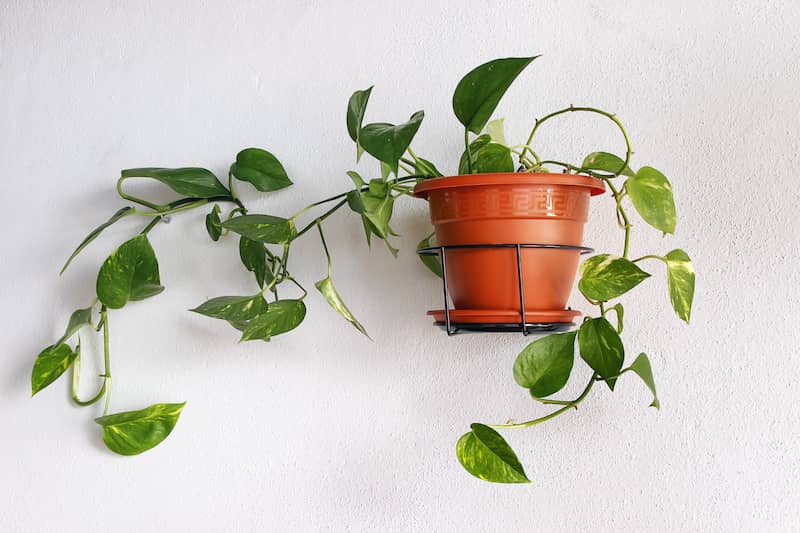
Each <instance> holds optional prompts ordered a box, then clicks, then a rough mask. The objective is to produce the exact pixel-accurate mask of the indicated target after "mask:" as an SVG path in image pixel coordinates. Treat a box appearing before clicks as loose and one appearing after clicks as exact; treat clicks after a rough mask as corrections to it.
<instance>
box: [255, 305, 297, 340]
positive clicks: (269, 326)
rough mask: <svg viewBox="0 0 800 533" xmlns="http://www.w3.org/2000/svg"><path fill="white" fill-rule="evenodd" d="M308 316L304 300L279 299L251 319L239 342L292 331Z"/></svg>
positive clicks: (267, 337) (266, 337)
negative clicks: (264, 311)
mask: <svg viewBox="0 0 800 533" xmlns="http://www.w3.org/2000/svg"><path fill="white" fill-rule="evenodd" d="M305 316H306V305H305V304H304V303H303V301H302V300H278V301H276V302H272V303H270V304H269V305H268V306H267V312H266V313H262V314H261V315H259V316H257V317H255V318H254V319H252V320H251V321H250V323H249V324H248V325H247V328H245V330H244V333H242V338H241V339H239V342H243V341H250V340H253V339H269V338H270V337H274V336H275V335H280V334H281V333H286V332H287V331H291V330H293V329H294V328H296V327H297V326H299V325H300V323H301V322H302V321H303V319H304V318H305Z"/></svg>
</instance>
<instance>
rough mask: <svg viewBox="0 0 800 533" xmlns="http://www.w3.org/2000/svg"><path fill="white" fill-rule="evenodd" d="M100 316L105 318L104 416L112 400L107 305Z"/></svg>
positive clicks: (101, 309)
mask: <svg viewBox="0 0 800 533" xmlns="http://www.w3.org/2000/svg"><path fill="white" fill-rule="evenodd" d="M100 318H101V319H102V320H103V364H104V369H105V371H104V372H103V377H104V378H105V382H104V385H105V388H106V401H105V405H104V406H103V416H105V415H107V414H108V402H109V401H111V356H110V353H109V350H108V312H107V310H106V306H105V305H103V306H102V307H101V308H100Z"/></svg>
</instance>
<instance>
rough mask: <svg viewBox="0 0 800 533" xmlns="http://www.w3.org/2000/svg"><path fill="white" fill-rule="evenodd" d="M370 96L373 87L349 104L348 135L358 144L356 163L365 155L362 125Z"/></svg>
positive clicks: (353, 98)
mask: <svg viewBox="0 0 800 533" xmlns="http://www.w3.org/2000/svg"><path fill="white" fill-rule="evenodd" d="M373 87H374V85H373ZM370 94H372V87H369V88H368V89H364V90H363V91H356V92H354V93H353V94H352V96H350V100H349V101H348V102H347V133H349V134H350V138H351V139H353V141H354V142H355V143H356V161H358V160H359V159H361V155H362V154H363V153H364V149H363V148H362V147H361V142H360V138H361V124H362V122H364V113H365V112H366V111H367V102H369V96H370ZM356 186H358V185H356Z"/></svg>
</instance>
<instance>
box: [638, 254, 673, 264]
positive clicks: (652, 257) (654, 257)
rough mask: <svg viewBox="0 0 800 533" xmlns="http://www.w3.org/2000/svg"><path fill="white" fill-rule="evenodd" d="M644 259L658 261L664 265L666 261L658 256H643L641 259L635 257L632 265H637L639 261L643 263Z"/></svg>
mask: <svg viewBox="0 0 800 533" xmlns="http://www.w3.org/2000/svg"><path fill="white" fill-rule="evenodd" d="M645 259H658V260H659V261H661V262H663V263H666V262H667V260H666V259H664V258H663V257H661V256H660V255H643V256H642V257H637V258H636V259H634V260H633V262H634V263H638V262H639V261H644V260H645Z"/></svg>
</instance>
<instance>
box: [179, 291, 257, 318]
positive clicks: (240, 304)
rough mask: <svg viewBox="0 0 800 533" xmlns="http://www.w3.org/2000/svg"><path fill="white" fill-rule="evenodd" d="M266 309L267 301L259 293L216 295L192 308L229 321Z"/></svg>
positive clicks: (252, 316) (253, 315) (251, 316)
mask: <svg viewBox="0 0 800 533" xmlns="http://www.w3.org/2000/svg"><path fill="white" fill-rule="evenodd" d="M266 310H267V302H266V300H264V297H263V296H262V295H261V294H256V295H255V296H218V297H217V298H212V299H210V300H208V301H206V302H203V303H202V304H200V305H199V306H197V307H195V308H194V309H190V311H193V312H195V313H200V314H201V315H205V316H208V317H211V318H220V319H223V320H228V321H231V322H241V321H245V320H250V319H252V318H255V317H257V316H258V315H260V314H261V313H263V312H265V311H266Z"/></svg>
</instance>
